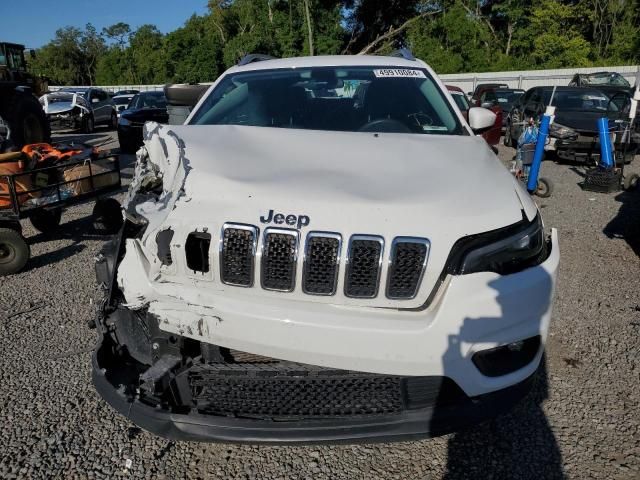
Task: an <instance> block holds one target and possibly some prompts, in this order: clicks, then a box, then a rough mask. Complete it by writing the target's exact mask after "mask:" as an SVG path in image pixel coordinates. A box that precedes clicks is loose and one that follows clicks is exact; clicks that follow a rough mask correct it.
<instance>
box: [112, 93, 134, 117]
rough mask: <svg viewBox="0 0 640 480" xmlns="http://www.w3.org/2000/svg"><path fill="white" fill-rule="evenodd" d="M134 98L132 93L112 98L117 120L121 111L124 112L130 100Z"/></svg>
mask: <svg viewBox="0 0 640 480" xmlns="http://www.w3.org/2000/svg"><path fill="white" fill-rule="evenodd" d="M134 96H135V94H134V93H129V94H123V95H116V96H114V97H113V103H114V105H115V106H116V111H117V112H118V118H120V113H121V112H122V111H123V110H126V109H127V107H128V106H129V104H130V103H131V99H132V98H133V97H134Z"/></svg>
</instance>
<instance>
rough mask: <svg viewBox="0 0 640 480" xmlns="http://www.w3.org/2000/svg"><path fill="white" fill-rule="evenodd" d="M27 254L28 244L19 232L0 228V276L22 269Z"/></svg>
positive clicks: (28, 251) (25, 262) (28, 252)
mask: <svg viewBox="0 0 640 480" xmlns="http://www.w3.org/2000/svg"><path fill="white" fill-rule="evenodd" d="M29 255H30V250H29V245H28V244H27V242H26V241H25V239H24V237H23V236H22V235H20V233H19V232H16V231H15V230H12V229H10V228H0V276H4V275H11V274H12V273H16V272H19V271H20V270H22V269H23V268H24V266H25V265H26V264H27V261H28V260H29Z"/></svg>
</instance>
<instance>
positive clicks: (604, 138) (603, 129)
mask: <svg viewBox="0 0 640 480" xmlns="http://www.w3.org/2000/svg"><path fill="white" fill-rule="evenodd" d="M598 134H599V135H600V165H601V166H602V167H603V168H606V169H607V170H610V169H612V168H613V155H612V153H611V150H612V149H611V138H610V137H609V119H608V118H607V117H602V118H599V119H598Z"/></svg>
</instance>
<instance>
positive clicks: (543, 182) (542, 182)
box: [534, 177, 553, 198]
mask: <svg viewBox="0 0 640 480" xmlns="http://www.w3.org/2000/svg"><path fill="white" fill-rule="evenodd" d="M551 192H553V183H551V180H549V179H548V178H544V177H540V178H538V186H537V188H536V191H535V192H534V194H535V195H537V196H538V197H541V198H547V197H550V196H551Z"/></svg>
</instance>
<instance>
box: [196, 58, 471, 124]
mask: <svg viewBox="0 0 640 480" xmlns="http://www.w3.org/2000/svg"><path fill="white" fill-rule="evenodd" d="M190 123H191V124H194V125H247V126H255V127H276V128H297V129H310V130H330V131H346V132H357V131H362V132H395V133H423V134H462V132H463V130H462V126H461V125H460V123H459V122H458V120H457V118H456V116H455V114H454V112H453V109H452V107H451V105H450V104H449V103H448V102H447V100H446V98H445V97H444V95H443V93H442V91H441V90H440V88H439V87H438V86H437V85H436V83H435V82H434V80H433V79H432V78H431V77H430V76H429V75H428V74H427V72H426V71H424V70H419V69H394V68H377V67H317V68H299V69H279V70H259V71H251V72H243V73H237V74H231V75H227V76H226V77H225V78H223V79H222V81H221V82H220V83H219V84H218V86H217V87H216V88H215V89H214V90H213V92H211V94H209V96H208V97H207V98H206V99H205V101H204V103H203V104H202V105H201V106H200V108H199V109H198V110H197V112H195V114H194V117H193V119H192V120H191V121H190Z"/></svg>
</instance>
